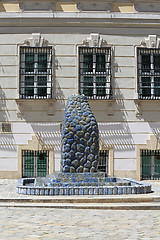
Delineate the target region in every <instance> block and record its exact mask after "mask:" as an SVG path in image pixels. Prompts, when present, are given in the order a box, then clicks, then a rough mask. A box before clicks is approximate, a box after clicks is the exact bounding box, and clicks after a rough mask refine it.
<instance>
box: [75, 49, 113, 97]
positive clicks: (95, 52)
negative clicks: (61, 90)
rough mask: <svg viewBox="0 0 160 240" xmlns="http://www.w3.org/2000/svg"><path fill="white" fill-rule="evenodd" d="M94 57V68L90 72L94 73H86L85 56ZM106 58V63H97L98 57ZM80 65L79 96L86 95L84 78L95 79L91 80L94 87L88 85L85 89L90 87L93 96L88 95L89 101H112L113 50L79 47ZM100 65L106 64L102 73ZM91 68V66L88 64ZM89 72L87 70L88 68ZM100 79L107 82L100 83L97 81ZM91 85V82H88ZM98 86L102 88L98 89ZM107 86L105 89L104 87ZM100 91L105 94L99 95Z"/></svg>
mask: <svg viewBox="0 0 160 240" xmlns="http://www.w3.org/2000/svg"><path fill="white" fill-rule="evenodd" d="M85 54H86V56H87V55H88V56H89V55H92V64H91V65H92V66H91V68H90V70H92V71H85V67H84V64H85V61H84V56H85ZM103 55H104V56H105V61H104V62H102V63H97V59H96V56H103ZM78 56H79V57H78V64H79V67H78V68H79V71H78V75H79V87H78V92H79V94H84V95H86V94H85V93H84V83H85V82H84V77H88V79H89V78H93V80H91V84H92V85H93V87H91V86H89V84H88V86H87V85H86V86H85V87H86V88H87V87H88V91H89V89H91V91H92V94H88V95H86V97H87V99H100V100H110V99H112V74H111V63H112V62H111V59H112V48H111V47H109V46H107V47H88V46H79V47H78ZM98 64H101V65H103V64H105V68H103V69H102V71H98V70H97V69H98V68H97V65H98ZM88 66H89V64H88ZM86 70H87V68H86ZM103 70H104V71H103ZM98 78H99V79H100V78H105V81H102V80H101V81H100V82H98V81H97V79H98ZM88 83H89V82H88ZM98 84H101V86H100V87H99V88H98V87H97V86H98ZM103 84H105V87H104V86H103ZM98 90H99V91H102V93H103V91H105V94H97V92H98Z"/></svg>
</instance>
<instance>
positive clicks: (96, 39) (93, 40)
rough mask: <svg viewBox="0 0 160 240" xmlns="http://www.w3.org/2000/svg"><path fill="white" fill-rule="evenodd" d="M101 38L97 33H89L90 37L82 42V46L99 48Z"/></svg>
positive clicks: (101, 41)
mask: <svg viewBox="0 0 160 240" xmlns="http://www.w3.org/2000/svg"><path fill="white" fill-rule="evenodd" d="M102 43H103V38H101V37H100V35H99V33H91V34H90V37H88V38H87V39H86V40H84V41H83V44H84V45H86V46H88V47H101V46H102Z"/></svg>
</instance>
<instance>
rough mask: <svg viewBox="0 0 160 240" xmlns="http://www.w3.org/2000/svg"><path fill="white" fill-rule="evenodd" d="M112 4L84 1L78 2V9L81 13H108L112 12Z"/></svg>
mask: <svg viewBox="0 0 160 240" xmlns="http://www.w3.org/2000/svg"><path fill="white" fill-rule="evenodd" d="M112 8H113V7H112V3H106V2H96V1H95V2H90V1H84V2H78V3H77V9H78V10H79V11H87V12H89V11H106V12H111V11H112Z"/></svg>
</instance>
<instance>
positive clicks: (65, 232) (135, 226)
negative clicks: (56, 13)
mask: <svg viewBox="0 0 160 240" xmlns="http://www.w3.org/2000/svg"><path fill="white" fill-rule="evenodd" d="M151 183H152V186H153V188H152V189H153V190H154V192H153V193H151V194H149V195H152V196H153V195H154V196H160V182H158V181H154V182H151ZM15 185H16V181H15V180H0V198H27V197H29V196H22V195H17V194H16V193H15V190H16V187H15ZM147 195H148V194H147ZM132 196H133V195H132ZM135 196H136V197H137V196H138V195H135ZM34 197H38V196H34ZM117 197H118V196H117ZM44 198H45V197H44ZM12 239H13V240H22V239H23V240H38V239H43V240H52V239H56V240H75V239H77V240H88V239H89V240H90V239H92V240H107V239H110V240H159V239H160V210H144V211H143V210H137V211H133V210H91V209H85V210H84V209H53V208H52V209H51V208H11V207H9V208H6V207H3V208H0V240H12Z"/></svg>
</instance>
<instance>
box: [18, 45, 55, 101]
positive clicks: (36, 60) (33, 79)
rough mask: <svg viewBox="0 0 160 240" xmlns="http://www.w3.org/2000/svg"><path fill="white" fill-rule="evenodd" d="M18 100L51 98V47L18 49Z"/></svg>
mask: <svg viewBox="0 0 160 240" xmlns="http://www.w3.org/2000/svg"><path fill="white" fill-rule="evenodd" d="M20 98H21V99H49V98H52V47H21V48H20Z"/></svg>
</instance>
